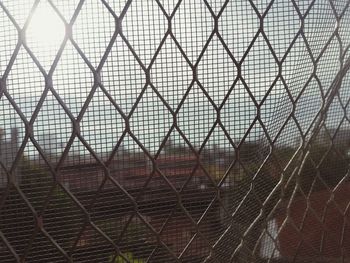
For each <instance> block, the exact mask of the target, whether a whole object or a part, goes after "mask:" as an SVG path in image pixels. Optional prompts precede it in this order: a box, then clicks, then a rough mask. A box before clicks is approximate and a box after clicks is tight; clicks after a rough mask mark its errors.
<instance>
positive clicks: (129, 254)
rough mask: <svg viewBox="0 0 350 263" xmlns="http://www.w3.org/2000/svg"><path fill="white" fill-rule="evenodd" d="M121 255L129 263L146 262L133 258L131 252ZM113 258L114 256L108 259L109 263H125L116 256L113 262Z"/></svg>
mask: <svg viewBox="0 0 350 263" xmlns="http://www.w3.org/2000/svg"><path fill="white" fill-rule="evenodd" d="M123 255H124V257H125V258H126V259H127V260H128V261H129V262H132V263H144V262H146V261H144V260H143V259H140V258H134V256H133V254H132V253H131V252H126V253H123ZM113 258H114V256H111V257H110V262H111V263H126V261H125V260H124V259H123V258H122V257H121V256H117V257H116V258H115V259H114V260H113Z"/></svg>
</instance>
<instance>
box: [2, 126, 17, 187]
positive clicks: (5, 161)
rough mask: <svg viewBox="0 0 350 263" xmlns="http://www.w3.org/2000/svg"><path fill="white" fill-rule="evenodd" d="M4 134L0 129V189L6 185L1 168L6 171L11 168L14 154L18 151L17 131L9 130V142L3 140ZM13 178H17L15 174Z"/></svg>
mask: <svg viewBox="0 0 350 263" xmlns="http://www.w3.org/2000/svg"><path fill="white" fill-rule="evenodd" d="M4 137H5V132H4V130H2V129H0V163H1V167H0V188H3V187H6V185H7V173H6V171H5V170H4V169H3V168H2V166H4V167H5V168H6V169H7V170H9V169H10V168H11V165H12V163H13V161H14V159H15V156H16V153H17V151H18V131H17V129H16V128H13V129H12V130H11V138H10V140H5V139H4ZM13 176H15V177H16V179H17V180H18V178H17V174H16V173H14V174H13Z"/></svg>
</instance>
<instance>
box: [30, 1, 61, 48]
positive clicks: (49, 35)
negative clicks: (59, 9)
mask: <svg viewBox="0 0 350 263" xmlns="http://www.w3.org/2000/svg"><path fill="white" fill-rule="evenodd" d="M64 34H65V28H64V23H63V22H62V20H61V19H60V17H58V15H57V14H56V13H55V11H54V10H53V9H52V8H51V7H50V6H48V5H39V6H38V7H37V10H36V11H35V13H34V15H33V17H32V19H31V21H30V24H29V26H28V28H27V41H28V42H29V41H30V42H34V43H35V45H36V46H37V47H38V48H39V49H40V50H39V51H40V52H46V51H47V49H50V47H52V46H57V45H60V44H61V42H62V40H63V37H64Z"/></svg>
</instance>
